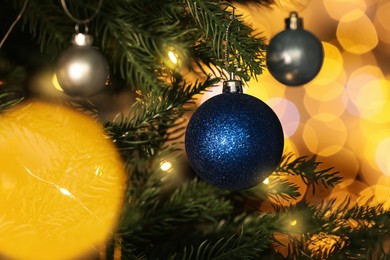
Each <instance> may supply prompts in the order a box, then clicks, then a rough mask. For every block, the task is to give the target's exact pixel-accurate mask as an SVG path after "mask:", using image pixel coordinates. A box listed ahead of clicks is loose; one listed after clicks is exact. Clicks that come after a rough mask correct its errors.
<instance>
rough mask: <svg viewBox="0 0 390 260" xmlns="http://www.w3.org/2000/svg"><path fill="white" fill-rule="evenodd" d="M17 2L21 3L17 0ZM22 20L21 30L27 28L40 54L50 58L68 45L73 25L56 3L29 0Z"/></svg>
mask: <svg viewBox="0 0 390 260" xmlns="http://www.w3.org/2000/svg"><path fill="white" fill-rule="evenodd" d="M19 2H23V1H22V0H19ZM17 5H18V6H20V5H21V4H17ZM22 20H23V28H24V27H26V26H27V27H28V30H29V32H30V33H31V35H32V36H33V37H34V38H36V40H37V42H38V44H39V46H40V49H41V52H43V53H46V54H49V56H52V58H53V57H56V55H57V54H58V53H59V51H60V50H62V49H64V48H65V47H66V46H67V45H68V44H69V45H70V39H71V35H72V34H73V33H74V24H73V22H72V21H71V20H70V19H69V18H68V17H67V16H66V15H65V13H64V11H63V10H62V8H61V6H60V5H59V4H58V2H57V1H54V0H42V1H41V0H40V1H37V0H30V1H29V3H28V7H27V9H26V11H25V13H24V15H23V17H22Z"/></svg>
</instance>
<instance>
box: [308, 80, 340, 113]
mask: <svg viewBox="0 0 390 260" xmlns="http://www.w3.org/2000/svg"><path fill="white" fill-rule="evenodd" d="M313 89H314V87H313ZM321 94H322V95H321ZM336 94H337V95H336ZM313 96H314V98H313ZM347 102H348V98H347V95H346V94H345V93H344V86H343V85H342V84H340V83H338V82H334V83H333V84H331V85H329V86H326V89H325V88H322V87H319V88H318V91H317V94H316V95H314V90H313V93H312V94H311V95H310V94H309V92H307V93H306V95H305V96H304V98H303V104H304V106H305V109H306V111H307V112H308V113H309V114H310V115H311V116H316V115H318V114H323V113H328V114H332V115H334V116H336V117H339V116H341V115H342V114H343V113H344V111H345V110H346V104H347Z"/></svg>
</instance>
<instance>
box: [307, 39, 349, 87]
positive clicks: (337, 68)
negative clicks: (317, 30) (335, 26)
mask: <svg viewBox="0 0 390 260" xmlns="http://www.w3.org/2000/svg"><path fill="white" fill-rule="evenodd" d="M322 46H323V48H324V63H323V64H322V67H321V70H320V72H319V73H318V75H317V76H316V77H315V78H314V79H313V80H312V81H311V82H310V84H316V85H327V84H330V83H332V82H333V81H335V80H336V79H337V78H338V77H339V76H340V75H341V74H342V73H343V72H344V68H343V63H344V62H343V57H342V56H341V53H340V51H339V49H338V48H337V47H336V46H334V45H332V44H330V43H327V42H322Z"/></svg>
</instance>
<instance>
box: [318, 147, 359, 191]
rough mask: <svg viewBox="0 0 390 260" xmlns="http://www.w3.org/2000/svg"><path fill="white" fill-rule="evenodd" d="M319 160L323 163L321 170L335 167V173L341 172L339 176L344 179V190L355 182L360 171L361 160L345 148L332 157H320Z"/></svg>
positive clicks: (320, 166)
mask: <svg viewBox="0 0 390 260" xmlns="http://www.w3.org/2000/svg"><path fill="white" fill-rule="evenodd" d="M317 160H318V161H319V162H322V163H321V164H320V165H319V169H320V170H322V169H328V168H332V167H333V168H334V171H338V172H339V173H338V176H341V177H342V178H343V180H342V181H343V185H341V187H343V188H346V187H347V186H348V185H349V184H352V183H353V182H354V180H355V178H356V176H357V175H358V172H359V169H360V166H359V160H358V158H357V156H356V155H355V153H354V152H352V151H351V150H350V149H348V148H345V147H343V148H341V149H340V150H339V151H338V152H336V153H334V154H332V155H328V156H321V155H319V156H318V157H317Z"/></svg>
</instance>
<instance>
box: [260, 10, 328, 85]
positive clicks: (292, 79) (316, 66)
mask: <svg viewBox="0 0 390 260" xmlns="http://www.w3.org/2000/svg"><path fill="white" fill-rule="evenodd" d="M302 23H303V22H302V19H301V18H299V17H298V15H297V13H296V12H292V13H291V15H290V17H289V18H287V19H286V29H285V30H284V31H282V32H280V33H278V34H277V35H276V36H275V37H273V38H272V39H271V41H270V43H269V45H268V49H267V58H266V60H267V67H268V70H269V72H270V73H271V75H272V76H273V77H274V78H275V79H276V80H278V81H279V82H281V83H283V84H285V85H287V86H301V85H304V84H306V83H308V82H310V81H311V80H313V79H314V78H315V76H317V74H318V73H319V71H320V69H321V67H322V64H323V61H324V50H323V46H322V44H321V42H320V41H319V40H318V39H317V38H316V37H315V36H314V35H313V34H312V33H310V32H309V31H306V30H304V29H303V26H302Z"/></svg>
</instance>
